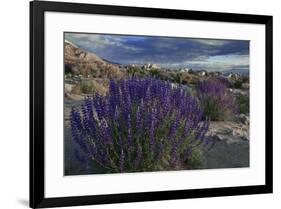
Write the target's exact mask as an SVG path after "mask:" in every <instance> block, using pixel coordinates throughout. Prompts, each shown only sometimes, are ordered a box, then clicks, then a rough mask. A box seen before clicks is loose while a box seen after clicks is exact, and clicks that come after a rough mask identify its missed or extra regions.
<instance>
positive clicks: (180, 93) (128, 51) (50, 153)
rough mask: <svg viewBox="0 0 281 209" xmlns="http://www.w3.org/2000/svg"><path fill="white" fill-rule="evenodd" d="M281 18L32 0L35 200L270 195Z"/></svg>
mask: <svg viewBox="0 0 281 209" xmlns="http://www.w3.org/2000/svg"><path fill="white" fill-rule="evenodd" d="M272 45H273V44H272V16H264V15H251V14H231V13H215V12H202V11H186V10H170V9H156V8H140V7H124V6H108V5H93V4H77V3H59V2H45V1H42V2H41V1H34V2H31V3H30V207H32V208H43V207H59V206H75V205H89V204H106V203H122V202H138V201H153V200H170V199H180V198H201V197H214V196H226V195H228V196H229V195H245V194H259V193H271V192H272V191H273V188H272V185H273V183H272V182H273V176H272V169H273V168H272V156H273V154H272V121H273V119H272V115H273V112H272Z"/></svg>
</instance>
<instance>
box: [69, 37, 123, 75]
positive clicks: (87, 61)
mask: <svg viewBox="0 0 281 209" xmlns="http://www.w3.org/2000/svg"><path fill="white" fill-rule="evenodd" d="M64 47H65V48H64V64H65V73H66V74H67V73H71V74H74V75H83V76H84V77H89V76H93V77H95V78H105V79H111V78H114V79H118V78H121V77H122V76H123V72H122V71H121V70H120V69H119V67H118V66H117V65H115V64H112V63H109V62H108V61H105V60H104V59H102V58H100V57H99V56H97V55H96V54H94V53H90V52H87V51H86V50H84V49H81V48H78V47H77V46H76V45H74V44H72V43H70V42H69V41H65V42H64Z"/></svg>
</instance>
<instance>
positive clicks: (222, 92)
mask: <svg viewBox="0 0 281 209" xmlns="http://www.w3.org/2000/svg"><path fill="white" fill-rule="evenodd" d="M197 96H198V100H199V101H200V104H201V107H202V108H203V110H204V116H205V117H206V118H210V119H211V120H214V121H221V120H231V119H233V116H234V114H236V113H237V111H238V108H237V104H236V100H235V98H234V96H233V95H232V94H231V93H230V92H229V91H228V89H227V82H226V80H224V79H222V78H221V77H210V78H207V79H204V80H201V81H200V82H198V84H197Z"/></svg>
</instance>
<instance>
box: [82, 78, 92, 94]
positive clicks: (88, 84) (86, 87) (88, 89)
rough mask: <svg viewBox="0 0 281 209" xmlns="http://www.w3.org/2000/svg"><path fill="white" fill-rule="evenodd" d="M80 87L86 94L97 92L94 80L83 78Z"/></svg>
mask: <svg viewBox="0 0 281 209" xmlns="http://www.w3.org/2000/svg"><path fill="white" fill-rule="evenodd" d="M80 89H81V92H82V93H84V94H91V93H94V92H95V86H94V84H93V82H92V81H86V80H82V81H81V83H80Z"/></svg>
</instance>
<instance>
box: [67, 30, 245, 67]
mask: <svg viewBox="0 0 281 209" xmlns="http://www.w3.org/2000/svg"><path fill="white" fill-rule="evenodd" d="M65 39H66V40H67V41H70V42H72V43H73V44H75V45H77V46H78V47H80V48H83V49H85V50H87V51H90V52H93V53H95V54H97V55H98V56H100V57H102V58H104V59H106V60H108V61H111V62H114V63H120V64H146V63H154V64H157V65H160V66H162V67H166V68H192V69H193V70H207V71H228V70H242V71H248V70H249V41H247V40H223V39H196V38H179V37H162V36H135V35H134V36H132V35H130V36H128V35H107V34H106V35H105V34H104V35H103V34H85V33H65Z"/></svg>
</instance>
